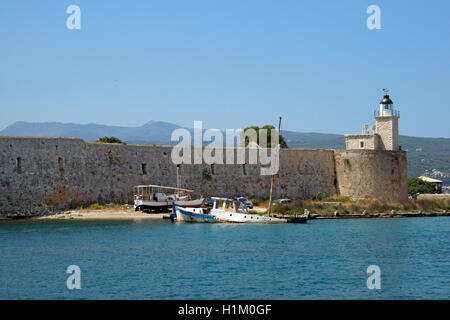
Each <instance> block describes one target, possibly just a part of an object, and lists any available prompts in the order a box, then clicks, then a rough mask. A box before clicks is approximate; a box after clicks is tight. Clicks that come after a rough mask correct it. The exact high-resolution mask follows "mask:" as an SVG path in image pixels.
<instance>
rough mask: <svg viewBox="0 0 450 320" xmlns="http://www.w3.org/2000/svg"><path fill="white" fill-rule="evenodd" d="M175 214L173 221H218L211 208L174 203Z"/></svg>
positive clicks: (172, 217)
mask: <svg viewBox="0 0 450 320" xmlns="http://www.w3.org/2000/svg"><path fill="white" fill-rule="evenodd" d="M172 209H173V214H172V215H171V219H172V221H175V220H176V221H178V222H207V223H217V222H220V221H218V220H217V219H216V218H215V217H214V216H212V215H210V214H209V212H208V211H209V209H204V208H183V207H180V206H179V205H177V204H175V202H174V203H173V204H172Z"/></svg>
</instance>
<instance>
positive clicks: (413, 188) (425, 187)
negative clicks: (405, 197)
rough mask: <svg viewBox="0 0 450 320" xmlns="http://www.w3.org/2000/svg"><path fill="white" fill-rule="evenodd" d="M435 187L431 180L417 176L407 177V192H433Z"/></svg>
mask: <svg viewBox="0 0 450 320" xmlns="http://www.w3.org/2000/svg"><path fill="white" fill-rule="evenodd" d="M435 192H436V189H435V187H434V184H433V183H431V182H426V181H423V180H422V179H419V178H409V179H408V193H409V194H416V193H422V194H423V193H435Z"/></svg>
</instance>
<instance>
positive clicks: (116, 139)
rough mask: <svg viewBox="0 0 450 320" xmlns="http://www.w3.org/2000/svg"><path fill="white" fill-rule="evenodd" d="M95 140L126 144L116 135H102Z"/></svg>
mask: <svg viewBox="0 0 450 320" xmlns="http://www.w3.org/2000/svg"><path fill="white" fill-rule="evenodd" d="M96 142H101V143H119V144H126V143H125V142H123V141H122V140H120V139H119V138H116V137H103V138H99V139H98V140H97V141H96Z"/></svg>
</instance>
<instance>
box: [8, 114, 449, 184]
mask: <svg viewBox="0 0 450 320" xmlns="http://www.w3.org/2000/svg"><path fill="white" fill-rule="evenodd" d="M178 128H183V127H181V126H179V125H176V124H173V123H169V122H163V121H149V122H147V123H146V124H144V125H142V126H140V127H120V126H107V125H101V124H95V123H90V124H74V123H59V122H47V123H30V122H24V121H18V122H15V123H13V124H12V125H10V126H8V127H7V128H6V129H4V130H2V131H0V136H36V137H79V138H81V139H83V140H85V141H90V142H92V141H96V140H97V139H98V138H100V137H104V136H114V137H117V138H119V139H121V140H122V141H125V142H126V143H129V144H132V143H139V144H162V145H170V144H174V142H171V140H170V138H171V134H172V132H173V131H174V130H175V129H178ZM186 129H188V130H189V131H191V132H192V130H193V129H191V128H186ZM204 129H206V128H204ZM281 134H282V135H283V137H284V138H285V140H286V142H287V144H288V146H289V147H290V148H331V149H345V138H344V136H343V135H341V134H325V133H315V132H310V133H305V132H295V131H288V130H282V132H281ZM400 145H401V146H402V149H403V150H406V151H408V175H409V176H410V177H417V176H419V175H422V174H424V173H427V175H430V176H434V177H436V178H438V179H441V180H444V181H445V182H446V183H447V184H450V139H448V138H418V137H409V136H400ZM427 170H428V171H427ZM433 170H434V171H433ZM433 172H434V173H433Z"/></svg>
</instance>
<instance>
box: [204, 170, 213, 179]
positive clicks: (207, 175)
mask: <svg viewBox="0 0 450 320" xmlns="http://www.w3.org/2000/svg"><path fill="white" fill-rule="evenodd" d="M203 179H205V180H208V181H211V180H212V175H211V172H209V170H208V169H205V170H203Z"/></svg>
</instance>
